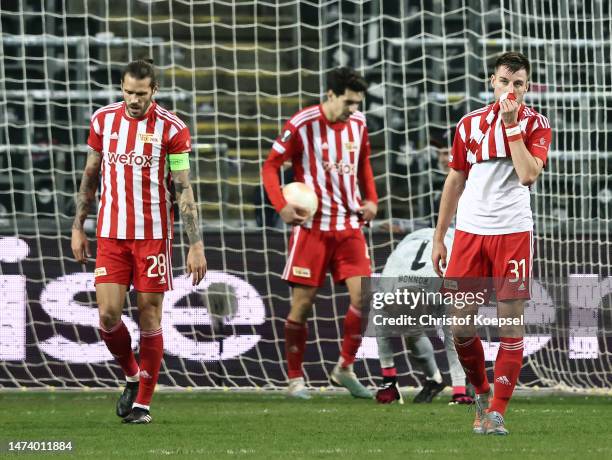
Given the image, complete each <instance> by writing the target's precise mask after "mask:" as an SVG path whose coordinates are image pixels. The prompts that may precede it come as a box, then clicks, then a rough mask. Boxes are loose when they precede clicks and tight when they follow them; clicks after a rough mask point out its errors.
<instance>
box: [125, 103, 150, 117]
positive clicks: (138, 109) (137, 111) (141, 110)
mask: <svg viewBox="0 0 612 460" xmlns="http://www.w3.org/2000/svg"><path fill="white" fill-rule="evenodd" d="M150 106H151V101H148V102H145V103H144V104H142V106H140V105H137V106H131V105H128V106H127V107H128V115H129V116H130V117H132V118H140V117H142V116H143V115H144V114H145V113H146V112H147V110H148V109H149V107H150Z"/></svg>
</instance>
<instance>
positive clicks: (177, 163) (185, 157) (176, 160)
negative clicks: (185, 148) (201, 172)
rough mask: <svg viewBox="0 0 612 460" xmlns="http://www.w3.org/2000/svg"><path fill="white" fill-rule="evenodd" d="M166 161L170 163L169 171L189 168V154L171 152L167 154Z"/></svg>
mask: <svg viewBox="0 0 612 460" xmlns="http://www.w3.org/2000/svg"><path fill="white" fill-rule="evenodd" d="M168 163H169V165H170V171H184V170H185V169H189V154H188V153H187V152H184V153H171V154H170V155H168Z"/></svg>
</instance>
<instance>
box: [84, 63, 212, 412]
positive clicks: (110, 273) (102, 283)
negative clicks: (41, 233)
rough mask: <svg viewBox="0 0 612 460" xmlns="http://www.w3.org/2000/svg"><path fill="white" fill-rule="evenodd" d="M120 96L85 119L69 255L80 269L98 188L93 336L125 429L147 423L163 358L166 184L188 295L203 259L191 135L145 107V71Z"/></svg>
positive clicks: (132, 69) (125, 81) (142, 66)
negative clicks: (114, 384)
mask: <svg viewBox="0 0 612 460" xmlns="http://www.w3.org/2000/svg"><path fill="white" fill-rule="evenodd" d="M121 90H122V92H123V99H124V100H123V102H117V103H115V104H110V105H107V106H105V107H102V108H101V109H99V110H97V111H96V112H95V113H94V114H93V116H92V118H91V125H90V130H89V138H88V140H87V144H88V145H89V153H88V157H87V164H86V165H85V171H84V173H83V179H82V181H81V185H80V189H79V193H78V196H77V212H76V216H75V219H74V223H73V225H72V251H73V253H74V257H75V258H76V260H77V261H78V262H81V263H86V262H87V257H88V256H89V255H90V253H89V247H88V242H87V237H86V235H85V232H84V230H83V222H84V221H85V219H86V217H87V214H88V211H89V209H90V207H91V204H92V203H93V202H94V200H95V195H96V190H97V188H98V182H99V179H100V178H101V184H102V187H101V192H100V204H99V207H98V226H97V232H96V236H97V257H96V268H95V272H94V278H95V285H96V298H97V302H98V310H99V314H100V335H101V337H102V339H103V340H104V342H105V343H106V346H107V347H108V349H109V351H110V352H111V353H112V355H113V356H114V357H115V359H116V360H117V361H118V362H119V364H120V365H121V368H122V369H123V372H124V373H125V376H126V380H127V382H126V387H125V390H124V392H123V394H122V395H121V397H120V398H119V401H118V402H117V415H118V416H120V417H122V418H123V422H124V423H150V422H151V415H150V413H149V405H150V402H151V398H152V396H153V391H154V390H155V385H156V383H157V378H158V375H159V368H160V366H161V361H162V357H163V354H164V346H163V338H162V329H161V316H162V303H163V299H164V292H165V291H167V290H170V289H172V266H171V265H172V260H171V248H172V229H173V220H174V216H173V197H172V195H171V182H170V181H171V180H172V181H174V188H175V193H176V201H177V202H178V207H179V209H180V214H181V220H182V222H183V225H184V227H185V230H186V233H187V235H188V238H189V244H190V246H189V253H188V256H187V271H188V272H189V273H191V274H192V282H193V284H194V285H195V284H198V283H199V282H200V281H201V280H202V278H203V277H204V274H205V272H206V259H205V257H204V244H203V241H202V237H201V234H200V230H199V228H198V225H197V222H198V213H197V208H196V204H195V201H194V195H193V190H192V188H191V184H190V182H189V151H190V150H191V141H190V136H189V129H188V128H187V126H186V125H185V123H183V122H182V121H181V120H180V119H179V118H178V117H177V116H176V115H174V114H173V113H171V112H169V111H168V110H166V109H164V108H162V107H161V106H159V105H158V104H157V103H156V102H155V101H154V100H153V96H154V95H155V93H156V92H157V80H156V78H155V69H154V68H153V65H152V61H144V60H139V61H134V62H131V63H129V64H128V65H127V66H126V67H125V69H124V71H123V74H122V76H121ZM130 284H133V285H134V288H135V290H136V291H137V304H138V314H139V322H140V363H138V362H137V361H136V358H135V357H134V353H133V351H132V346H131V338H130V333H129V332H128V329H127V328H126V326H125V324H124V323H123V321H122V320H121V311H122V310H123V304H124V302H125V295H126V292H127V291H128V289H129V287H130Z"/></svg>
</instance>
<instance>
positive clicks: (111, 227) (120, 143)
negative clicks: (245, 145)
mask: <svg viewBox="0 0 612 460" xmlns="http://www.w3.org/2000/svg"><path fill="white" fill-rule="evenodd" d="M87 144H88V145H89V147H90V148H92V149H93V150H95V151H96V152H99V153H100V154H101V155H102V170H101V193H100V204H99V206H98V228H97V232H96V234H97V236H99V237H105V238H117V239H156V240H157V239H162V238H172V226H173V222H174V213H173V209H172V204H173V200H174V198H173V197H172V196H171V193H170V190H171V189H170V180H171V176H170V170H169V166H168V161H167V155H169V154H171V153H182V152H189V151H191V139H190V135H189V129H188V128H187V125H185V123H183V122H182V121H181V120H180V119H179V118H178V117H177V116H176V115H174V114H173V113H172V112H169V111H168V110H166V109H164V108H162V107H160V106H159V105H157V104H156V103H155V102H153V104H152V105H151V107H150V108H149V110H148V111H147V113H146V114H145V115H144V116H143V117H141V118H132V117H129V116H128V115H127V114H126V113H125V104H124V103H123V102H117V103H115V104H110V105H107V106H105V107H102V108H101V109H99V110H97V111H96V112H95V113H94V114H93V116H92V117H91V123H90V127H89V138H88V139H87Z"/></svg>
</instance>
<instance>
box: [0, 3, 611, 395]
mask: <svg viewBox="0 0 612 460" xmlns="http://www.w3.org/2000/svg"><path fill="white" fill-rule="evenodd" d="M610 9H611V7H610V3H609V2H604V1H598V0H586V1H582V2H577V1H573V0H562V1H560V2H552V1H542V2H530V1H526V0H504V1H476V0H451V1H445V2H440V1H422V2H416V3H415V2H411V1H408V0H398V1H389V2H379V1H369V0H360V1H353V0H326V1H308V0H302V1H298V0H283V1H275V0H268V1H266V0H235V1H230V0H226V1H222V0H193V1H186V0H185V1H183V0H169V1H159V0H131V1H128V2H122V1H116V0H105V1H94V0H63V1H59V0H21V1H19V2H2V4H1V6H0V16H1V22H0V27H1V29H2V30H1V31H0V32H1V34H2V35H1V37H2V38H1V41H2V46H1V47H0V50H1V52H2V56H1V58H0V262H1V265H0V267H1V268H0V388H18V387H36V388H40V387H43V388H44V387H62V388H63V387H83V386H86V387H114V386H116V385H118V384H120V383H121V382H122V381H123V378H122V375H121V371H120V369H119V368H118V366H117V365H116V364H115V363H114V361H113V360H112V356H111V355H110V354H109V352H108V351H107V350H106V348H105V346H104V343H103V342H102V341H101V340H100V336H99V334H98V331H97V326H98V314H97V310H96V308H95V295H94V288H93V274H92V271H93V268H92V267H93V264H92V263H91V262H90V263H89V264H88V265H87V267H82V266H80V265H79V264H77V263H76V262H75V260H74V259H73V257H72V253H71V250H70V225H71V222H72V219H73V216H74V211H75V209H74V196H75V192H76V191H77V190H78V185H79V181H80V178H81V175H82V171H83V167H84V164H85V157H86V137H87V132H88V126H89V119H90V116H91V114H92V113H93V112H94V111H95V110H96V109H97V108H99V107H101V106H103V105H106V104H108V103H111V102H115V101H117V100H120V97H121V94H120V92H119V80H120V72H121V69H122V67H123V66H124V65H125V63H126V62H128V61H129V60H132V59H136V58H142V57H151V58H153V59H154V60H155V63H156V66H157V68H158V71H159V80H160V86H161V90H160V92H159V94H158V96H157V100H158V101H159V102H160V103H161V104H162V105H163V106H165V107H166V108H168V109H170V110H172V111H174V112H176V113H177V114H178V115H179V116H180V117H181V118H182V119H183V120H184V121H185V122H186V123H187V124H188V125H189V127H190V129H191V132H192V137H193V154H192V161H191V164H192V178H193V184H194V188H195V193H196V199H197V202H198V204H199V210H200V224H201V227H202V229H203V231H204V238H205V245H206V256H207V259H208V265H209V273H208V275H207V277H206V278H205V280H204V281H203V282H202V283H200V285H199V286H197V287H196V288H192V287H191V285H190V282H189V280H188V279H187V277H186V275H185V257H186V253H187V247H188V245H187V242H186V240H185V238H184V236H183V235H182V232H181V231H180V227H178V226H177V231H176V237H175V242H174V244H175V246H174V260H173V266H174V276H175V289H174V291H172V292H170V293H168V294H167V295H166V298H165V302H164V319H163V324H162V326H163V330H164V342H165V356H164V362H163V364H162V371H161V375H160V384H161V385H167V386H172V387H249V388H277V387H282V386H283V385H284V382H285V380H286V373H285V370H284V332H283V331H284V320H285V318H286V316H287V313H288V311H289V295H290V291H289V288H288V287H287V286H286V284H285V283H284V282H283V281H282V280H281V273H282V270H283V266H284V262H285V252H286V247H287V240H288V229H287V228H286V227H284V226H283V225H281V224H279V222H278V217H277V216H276V215H275V213H274V211H273V209H272V208H271V207H270V206H269V205H267V204H266V201H265V197H264V195H263V191H262V188H261V179H260V168H261V165H262V162H263V161H264V159H265V158H266V156H267V154H268V152H269V149H270V147H271V145H272V143H273V141H274V139H275V138H276V136H277V135H278V134H279V132H280V130H281V128H282V126H283V124H284V122H285V121H286V120H287V119H288V118H289V117H290V116H291V115H293V114H294V113H295V112H296V111H298V110H299V109H301V108H303V107H306V106H308V105H310V104H313V103H316V102H317V101H319V100H320V99H321V97H322V93H323V89H324V88H323V84H324V77H325V74H326V72H327V71H328V70H330V69H331V68H334V67H336V66H339V65H350V66H353V67H355V68H356V69H358V70H359V71H360V72H362V73H363V74H364V75H365V76H366V78H367V80H368V81H369V82H370V87H369V89H368V91H367V94H366V100H365V103H364V107H363V111H364V112H365V114H366V117H367V120H368V127H369V130H370V135H371V142H372V147H373V153H372V164H373V168H374V172H375V178H376V185H377V189H378V192H379V196H380V203H379V214H378V218H377V221H376V224H375V225H373V226H372V227H371V228H368V229H366V230H365V232H366V235H367V239H368V241H369V244H370V251H371V255H372V263H373V266H374V269H375V271H376V272H380V271H381V270H382V267H383V266H384V264H385V261H386V259H387V257H388V256H389V254H390V253H391V252H392V250H393V249H394V248H395V246H396V245H397V243H398V242H399V241H400V240H401V239H402V238H403V236H404V235H406V234H409V233H411V232H412V231H414V230H417V229H420V228H427V227H433V226H434V225H435V217H436V216H435V214H436V212H437V206H438V202H439V198H440V192H441V187H442V184H443V181H444V174H445V171H444V165H443V162H439V161H438V156H439V155H441V154H440V153H439V150H440V149H439V148H443V147H448V146H449V145H450V143H451V142H452V139H451V138H450V137H449V135H448V132H449V129H450V128H451V127H453V126H454V125H455V124H456V123H457V121H458V120H459V119H460V117H461V116H462V115H463V114H465V113H467V112H468V111H470V110H474V109H476V108H478V107H480V106H482V105H485V104H486V103H488V102H489V101H491V97H492V94H491V92H490V86H489V85H488V77H489V75H490V70H491V65H492V63H493V62H494V60H495V58H496V57H497V56H498V55H499V54H500V53H501V52H503V51H507V50H518V51H521V52H523V53H525V54H526V55H527V56H528V57H529V58H530V59H531V62H532V74H531V91H530V92H529V95H528V96H527V99H526V102H527V103H528V104H529V105H532V106H534V107H535V108H536V109H537V110H538V111H540V112H541V113H543V114H545V115H546V116H547V117H548V118H549V120H550V122H551V125H552V127H553V143H552V151H551V152H550V157H549V161H548V164H547V166H546V169H545V171H544V173H543V174H542V176H541V178H540V179H539V181H538V183H537V186H536V187H535V188H534V189H533V191H532V198H533V200H532V202H533V209H534V217H535V221H536V232H535V248H536V250H535V262H534V272H535V273H534V274H535V276H536V278H538V279H539V280H541V281H540V284H539V286H540V288H539V289H540V290H539V291H538V292H539V293H540V294H539V295H540V297H539V298H540V299H541V298H543V299H547V300H546V302H547V303H546V305H547V308H548V309H547V310H546V312H547V313H546V314H545V315H543V316H541V317H539V318H533V324H531V325H529V326H528V331H527V332H528V335H529V337H528V340H527V341H526V343H527V349H526V355H527V356H526V359H525V361H524V366H523V371H522V373H521V378H520V383H521V384H522V385H525V386H533V385H540V386H553V387H566V388H573V389H587V388H601V387H609V386H610V383H611V371H610V362H611V356H612V355H611V352H610V350H611V346H612V344H611V341H610V339H609V338H608V337H607V335H606V333H607V332H608V331H610V330H611V329H612V324H611V318H612V317H611V314H610V295H609V294H610V290H611V282H610V267H611V265H612V262H611V253H612V251H611V245H610V233H611V230H612V221H611V210H612V184H611V182H610V177H611V175H612V166H611V164H612V163H611V158H610V152H611V151H612V142H611V140H612V139H611V132H612V131H611V130H610V123H611V122H610V119H611V117H612V112H611V108H610V107H609V104H612V92H611V91H610V85H611V83H612V81H611V80H612V79H611V73H610V69H609V68H610V66H609V62H610V60H611V58H612V51H611V45H610V32H611V30H610V28H611V24H612V12H611V11H610ZM436 147H437V148H436ZM284 180H290V179H289V177H288V176H286V175H285V177H284ZM86 224H87V226H86V228H87V231H88V234H89V235H90V236H91V237H92V240H91V243H92V245H93V246H94V247H95V240H94V239H93V235H94V225H95V214H94V210H93V209H92V212H91V215H90V218H89V219H88V221H87V223H86ZM572 275H574V277H575V276H576V275H583V277H582V278H585V276H586V279H587V280H588V281H587V282H588V283H591V284H589V286H590V291H589V292H590V294H589V295H588V296H585V295H582V294H581V295H579V296H577V295H576V294H575V292H574V293H573V291H571V289H569V288H568V284H569V283H570V282H571V279H573V278H572ZM547 296H548V297H547ZM585 299H586V300H585ZM348 303H349V302H348V296H347V294H346V292H345V289H344V288H342V287H335V286H332V285H331V283H330V282H329V280H328V281H327V283H326V285H325V287H324V288H322V289H321V291H320V295H319V296H318V298H317V301H316V305H315V307H314V311H313V316H312V318H311V319H310V320H309V329H310V332H309V336H308V344H307V351H306V358H305V360H306V362H305V365H304V368H305V374H306V378H307V380H308V383H309V385H311V386H313V387H325V386H327V385H328V377H329V373H330V372H331V369H332V367H333V365H334V363H335V362H336V360H337V357H338V353H339V347H340V337H341V332H342V324H343V319H344V315H345V313H346V310H347V307H348ZM586 318H589V319H590V321H585V319H586ZM593 318H595V319H594V320H593ZM137 319H138V317H137V309H136V306H135V294H134V292H133V291H132V292H131V293H130V294H129V296H128V299H127V305H126V309H125V310H124V316H123V320H124V322H125V323H126V325H127V327H128V329H129V330H130V332H131V334H132V340H133V346H134V348H135V349H136V348H137V344H138V337H139V335H138V326H137V324H138V323H137ZM593 321H594V323H593ZM433 343H434V347H435V350H436V357H437V358H438V363H439V365H440V367H441V369H442V370H443V371H446V370H447V367H446V366H447V364H446V360H445V355H444V350H443V346H442V342H441V341H440V340H439V339H437V338H434V339H433ZM396 345H399V344H396ZM496 347H497V344H496V343H495V342H494V341H488V342H487V344H486V353H487V359H488V360H489V362H488V365H489V366H490V367H489V369H491V368H492V364H493V363H492V360H493V359H494V356H495V352H496V349H497V348H496ZM376 358H377V353H376V343H375V340H374V339H372V338H366V339H365V340H364V343H363V345H362V348H361V350H360V351H359V359H358V361H357V363H356V372H357V374H358V375H359V376H360V378H362V379H363V382H364V383H366V384H368V385H375V384H376V383H377V382H378V375H379V364H378V361H377V359H376ZM395 358H396V363H397V366H398V371H399V373H400V381H401V383H402V385H410V386H416V385H419V379H420V374H419V373H418V372H417V371H416V369H415V367H414V366H413V365H412V363H411V361H410V358H409V356H408V355H407V354H406V353H405V352H404V351H402V348H401V347H399V346H397V348H396V355H395Z"/></svg>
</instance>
